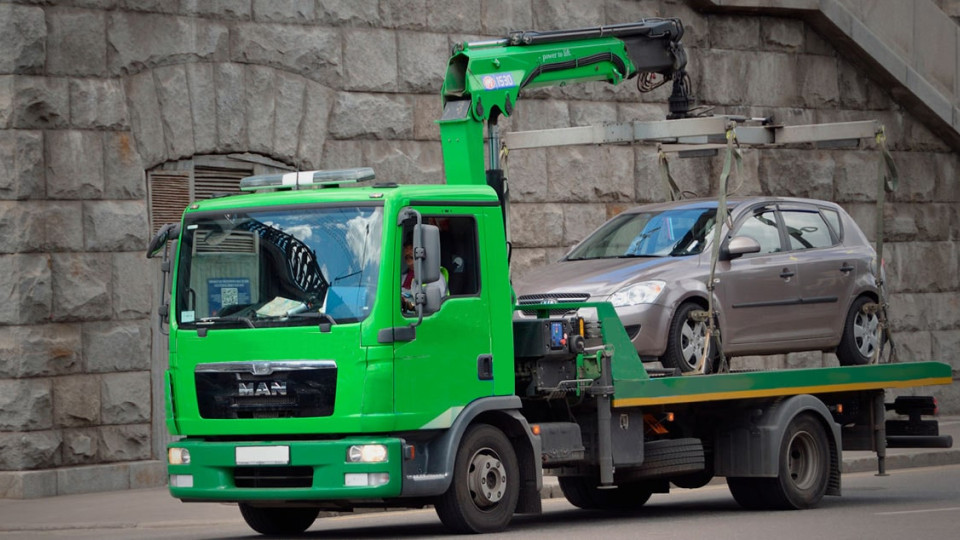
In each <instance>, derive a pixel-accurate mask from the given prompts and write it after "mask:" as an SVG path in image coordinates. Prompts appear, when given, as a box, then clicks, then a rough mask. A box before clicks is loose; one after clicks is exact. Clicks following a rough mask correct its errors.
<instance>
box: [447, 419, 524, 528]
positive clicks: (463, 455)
mask: <svg viewBox="0 0 960 540" xmlns="http://www.w3.org/2000/svg"><path fill="white" fill-rule="evenodd" d="M519 497H520V468H519V465H518V464H517V457H516V454H515V452H514V450H513V446H511V444H510V441H509V440H508V439H507V437H506V435H504V434H503V432H501V431H500V430H499V429H497V428H495V427H493V426H490V425H487V424H478V425H475V426H472V427H470V428H469V429H468V430H467V432H466V433H465V434H464V436H463V440H462V441H461V442H460V447H459V448H458V449H457V457H456V461H455V463H454V471H453V481H452V482H451V484H450V487H449V488H448V489H447V491H446V493H444V494H443V495H441V496H440V497H438V498H437V500H436V503H435V506H436V511H437V515H438V516H440V521H442V522H443V524H444V525H445V526H446V527H447V528H449V529H451V530H452V531H454V532H458V533H487V532H497V531H502V530H503V529H505V528H506V527H507V525H509V524H510V520H511V519H512V518H513V512H514V510H516V507H517V500H518V499H519Z"/></svg>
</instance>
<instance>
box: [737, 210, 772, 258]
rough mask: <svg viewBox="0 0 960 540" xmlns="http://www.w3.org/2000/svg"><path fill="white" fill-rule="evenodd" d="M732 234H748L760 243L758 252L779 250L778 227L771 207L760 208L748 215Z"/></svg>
mask: <svg viewBox="0 0 960 540" xmlns="http://www.w3.org/2000/svg"><path fill="white" fill-rule="evenodd" d="M734 236H749V237H750V238H753V239H754V240H756V241H757V243H758V244H760V253H777V252H779V251H781V246H780V229H779V228H778V227H777V214H776V212H775V211H774V210H773V209H769V210H761V211H759V212H756V213H754V214H753V215H752V216H750V217H748V218H747V219H746V220H744V222H743V223H742V224H741V225H740V229H739V230H738V231H737V233H736V234H735V235H734Z"/></svg>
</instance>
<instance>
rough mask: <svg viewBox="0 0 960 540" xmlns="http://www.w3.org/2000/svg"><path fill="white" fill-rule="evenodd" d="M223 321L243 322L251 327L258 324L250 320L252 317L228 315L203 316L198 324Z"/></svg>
mask: <svg viewBox="0 0 960 540" xmlns="http://www.w3.org/2000/svg"><path fill="white" fill-rule="evenodd" d="M221 322H242V323H243V324H245V325H247V326H248V327H250V328H256V327H257V326H256V325H255V324H253V321H252V320H250V317H241V316H227V317H203V318H202V319H200V320H199V321H197V323H196V324H210V325H212V324H216V323H221Z"/></svg>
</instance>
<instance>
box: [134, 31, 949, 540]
mask: <svg viewBox="0 0 960 540" xmlns="http://www.w3.org/2000/svg"><path fill="white" fill-rule="evenodd" d="M682 33H683V27H682V25H681V23H680V21H679V20H676V19H649V20H643V21H641V22H638V23H632V24H624V25H614V26H609V27H600V28H587V29H579V30H571V31H556V32H525V33H517V34H512V35H511V36H510V37H508V38H506V39H503V40H496V41H489V42H480V43H467V44H463V45H461V46H460V47H458V48H457V49H456V50H455V51H454V54H453V56H452V57H451V59H450V62H449V69H448V72H447V76H446V80H445V83H444V88H443V100H444V110H443V117H442V118H441V119H440V120H439V123H440V128H441V137H442V144H443V152H444V162H445V170H446V183H445V184H444V185H398V184H394V183H389V182H380V181H378V180H373V179H372V177H373V172H372V171H371V170H370V169H351V170H340V171H311V172H299V173H290V174H286V175H278V176H260V177H251V178H248V179H245V180H244V181H243V182H242V188H243V189H245V190H248V191H252V193H248V194H242V195H236V196H230V197H223V198H216V199H210V200H204V201H198V202H195V203H192V204H191V205H190V206H189V207H188V208H187V209H186V211H185V212H184V214H183V219H182V221H181V223H179V224H169V225H167V226H165V227H163V228H162V229H161V230H160V232H159V233H158V234H157V235H156V237H155V238H154V239H153V241H152V242H151V245H150V246H149V247H148V256H154V255H157V254H160V253H162V256H163V262H162V269H163V271H164V283H165V284H166V285H165V287H164V288H165V289H166V287H168V286H169V300H167V295H166V294H165V295H164V302H163V305H162V306H161V308H160V325H161V326H160V328H161V330H162V331H164V332H168V333H169V350H170V354H169V369H168V370H167V371H166V381H165V387H166V413H167V414H166V417H167V425H168V428H169V430H170V432H171V433H172V434H174V435H177V436H180V437H181V438H179V439H178V440H177V441H175V442H173V443H171V444H170V445H169V448H168V456H167V457H168V461H169V486H170V492H171V494H172V495H173V496H174V497H177V498H179V499H181V500H183V501H185V502H203V501H206V502H236V503H239V507H240V511H241V513H242V515H243V517H244V519H245V520H246V522H247V523H248V524H249V525H250V526H251V527H252V528H253V529H255V530H257V531H259V532H261V533H264V534H284V535H288V534H297V533H300V532H303V531H304V530H306V529H307V528H308V527H310V525H311V524H312V523H313V522H314V520H315V519H316V517H317V515H318V512H319V511H320V510H335V511H351V510H354V509H360V508H366V507H378V508H383V507H422V506H425V505H434V506H435V508H436V511H437V513H438V514H439V516H440V519H441V520H442V521H443V523H444V524H445V525H446V526H447V527H448V528H450V529H452V530H453V531H457V532H491V531H498V530H502V529H504V528H505V527H507V526H508V524H509V523H510V520H511V518H512V516H513V515H514V514H515V513H538V512H539V511H540V510H541V503H540V494H539V491H540V488H541V486H542V478H543V474H544V471H549V472H550V473H551V474H554V475H556V476H558V477H559V481H560V487H561V488H562V490H563V493H564V495H565V496H566V498H567V499H568V500H569V501H570V502H571V503H573V504H574V505H576V506H578V507H581V508H588V509H607V510H628V509H635V508H637V507H640V506H641V505H643V504H644V503H645V502H646V501H647V499H648V498H649V497H650V495H651V494H652V493H663V492H667V491H668V490H669V489H670V486H671V484H672V485H675V486H681V487H688V488H689V487H697V486H702V485H705V484H706V483H707V482H708V481H710V479H711V478H713V477H714V476H721V477H726V479H727V482H728V484H729V486H730V490H731V492H732V493H733V496H734V497H735V498H736V500H737V501H738V502H739V503H740V504H741V505H743V506H745V507H748V508H763V507H769V508H804V507H809V506H813V505H815V504H817V503H818V502H819V501H820V500H821V498H822V497H823V496H824V495H839V494H840V487H841V486H840V463H841V452H842V451H843V450H850V449H869V450H874V451H876V452H877V454H878V456H879V458H880V459H879V461H880V464H881V468H882V464H883V459H882V458H883V456H884V452H885V448H886V447H887V446H888V444H891V445H892V444H897V445H909V444H925V445H943V444H946V445H949V444H950V443H951V441H949V440H947V439H948V438H946V437H940V436H939V435H938V432H937V424H936V421H935V420H922V419H921V415H924V414H933V413H934V412H935V403H934V402H933V401H932V399H926V398H901V399H899V400H898V401H897V402H896V403H895V404H885V403H884V389H886V388H894V387H913V386H923V385H934V384H951V383H952V374H951V369H950V367H949V366H948V365H945V364H942V363H936V362H916V363H903V364H876V365H866V366H856V367H836V368H818V369H796V370H784V371H775V372H756V373H724V374H715V375H708V376H676V375H674V374H671V373H661V372H657V371H656V370H650V371H648V370H646V369H645V368H644V365H643V363H642V362H641V361H640V359H639V358H638V357H637V355H636V353H635V351H634V349H633V348H632V346H631V344H630V342H629V340H628V338H627V335H626V333H625V331H624V329H623V327H622V325H621V324H620V322H619V320H618V319H617V317H616V314H615V312H614V310H613V308H612V306H611V305H610V304H608V303H597V304H559V305H542V306H533V307H531V306H529V305H527V306H524V309H528V310H529V309H541V310H542V317H540V318H537V319H528V320H517V321H515V320H514V316H513V314H514V310H515V309H518V308H517V306H516V305H515V298H514V295H513V292H512V289H511V285H510V279H509V267H508V258H509V251H510V250H509V240H508V236H507V230H508V226H507V225H506V213H505V210H504V206H505V204H506V203H507V200H508V195H507V188H506V182H505V178H504V175H503V173H502V171H501V169H500V167H499V162H498V160H499V155H498V154H499V152H498V149H499V146H500V134H499V131H498V129H497V119H498V118H499V117H500V116H502V115H509V114H511V113H512V111H513V109H514V107H515V106H516V101H517V98H518V93H519V91H520V90H521V89H523V88H532V87H537V86H546V85H558V84H565V83H567V82H574V81H589V80H594V81H606V82H608V83H613V84H617V83H620V82H621V81H623V80H625V79H630V78H637V79H638V80H639V83H638V86H640V88H641V89H644V88H652V87H653V86H656V85H657V84H660V83H663V82H667V81H672V83H673V96H672V97H671V98H670V108H671V116H672V117H673V118H676V119H675V120H665V121H663V123H665V124H666V127H664V126H661V125H659V124H658V125H656V126H653V127H654V128H655V129H653V130H652V132H653V133H654V135H651V136H656V137H660V138H664V139H666V138H669V137H670V136H671V135H670V134H671V133H673V132H671V131H670V126H677V129H676V130H674V132H684V131H685V130H686V128H681V127H682V126H684V125H686V124H684V123H685V122H689V121H693V122H697V121H699V120H698V119H695V118H694V119H690V118H687V119H684V117H685V116H687V109H688V106H689V105H688V98H689V96H688V92H687V88H688V86H689V81H688V79H687V77H686V75H685V73H684V71H683V68H684V65H685V63H686V58H685V54H684V49H683V47H682V45H681V43H680V38H681V36H682ZM485 127H486V128H488V130H489V131H488V133H487V137H488V138H489V140H490V148H491V149H492V150H491V151H490V152H489V160H490V166H489V167H487V166H485V164H484V159H485V158H484V155H485V148H484V139H485V135H484V128H485ZM598 181H599V180H598ZM358 182H362V183H358ZM378 182H379V183H378ZM567 308H569V309H574V310H576V309H581V310H583V309H588V310H592V312H595V314H596V317H589V320H584V319H582V318H579V317H575V316H574V317H571V316H551V315H550V313H556V311H554V310H557V309H560V310H564V309H567ZM890 407H894V408H896V409H897V411H898V412H901V413H904V414H908V415H910V417H911V420H909V421H890V422H887V421H885V409H886V408H890Z"/></svg>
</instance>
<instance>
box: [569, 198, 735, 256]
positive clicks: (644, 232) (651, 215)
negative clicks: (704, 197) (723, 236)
mask: <svg viewBox="0 0 960 540" xmlns="http://www.w3.org/2000/svg"><path fill="white" fill-rule="evenodd" d="M716 214H717V211H716V209H715V208H685V209H673V210H664V211H660V212H638V213H626V214H620V215H619V216H617V217H615V218H613V219H611V220H610V221H608V222H606V223H605V224H604V225H603V226H602V227H600V228H599V229H597V231H596V232H594V233H593V234H591V235H590V236H589V237H587V239H586V240H584V241H583V242H581V243H580V245H578V246H577V247H576V248H574V250H573V251H572V252H570V254H569V255H567V257H566V259H567V260H583V259H608V258H616V257H680V256H684V255H695V254H697V253H700V252H701V251H703V248H704V246H705V244H706V240H707V238H708V235H709V234H710V232H711V231H712V230H713V224H714V221H715V219H714V217H715V216H716Z"/></svg>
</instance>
